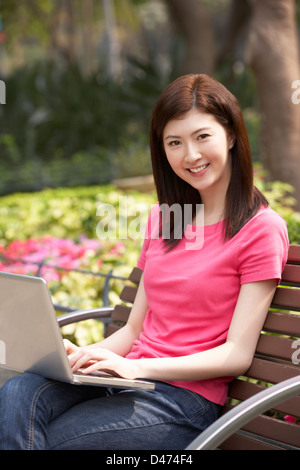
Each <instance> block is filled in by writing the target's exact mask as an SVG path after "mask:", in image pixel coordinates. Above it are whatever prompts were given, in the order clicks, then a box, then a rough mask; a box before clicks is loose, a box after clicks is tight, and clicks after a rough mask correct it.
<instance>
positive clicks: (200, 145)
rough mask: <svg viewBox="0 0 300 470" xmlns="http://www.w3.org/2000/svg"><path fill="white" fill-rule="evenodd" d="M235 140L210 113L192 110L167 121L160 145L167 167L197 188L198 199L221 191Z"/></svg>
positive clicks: (228, 168) (227, 181) (227, 177)
mask: <svg viewBox="0 0 300 470" xmlns="http://www.w3.org/2000/svg"><path fill="white" fill-rule="evenodd" d="M233 144H234V138H232V137H229V136H228V135H227V132H226V130H225V129H224V127H223V126H222V125H221V124H219V122H218V121H217V120H216V119H215V118H214V116H213V115H212V114H207V113H203V112H201V111H198V110H192V111H190V112H189V113H188V114H186V115H185V116H183V117H182V118H180V119H173V120H171V121H169V122H168V123H167V125H166V127H165V129H164V132H163V145H164V149H165V153H166V156H167V159H168V161H169V164H170V165H171V167H172V169H173V171H174V172H175V173H176V175H177V176H179V177H180V178H182V179H183V180H184V181H186V182H187V183H189V184H190V185H191V186H193V187H194V188H195V189H197V190H198V191H199V192H200V194H201V197H202V198H203V197H205V195H206V194H211V192H212V191H213V192H214V193H215V195H217V194H216V193H218V192H220V191H222V194H225V193H224V191H225V192H226V190H227V187H228V184H229V181H230V176H231V161H230V160H231V158H230V154H229V149H230V148H231V147H232V146H233Z"/></svg>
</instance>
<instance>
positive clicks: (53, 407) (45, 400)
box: [0, 374, 106, 450]
mask: <svg viewBox="0 0 300 470" xmlns="http://www.w3.org/2000/svg"><path fill="white" fill-rule="evenodd" d="M105 393H106V389H103V388H98V387H80V386H75V385H71V384H65V383H62V382H57V381H53V380H48V379H45V378H43V377H40V376H38V375H34V374H22V375H19V376H17V377H14V378H12V379H10V380H9V381H8V382H6V384H5V385H4V386H3V387H2V388H1V389H0V449H1V450H8V449H14V450H18V449H24V450H31V449H44V448H45V438H46V435H47V428H48V423H49V421H51V420H52V419H55V418H56V417H57V416H59V415H61V414H62V413H64V412H65V411H66V410H67V409H69V408H70V407H72V406H74V405H75V404H77V403H80V402H81V401H82V400H86V399H89V398H91V397H92V398H93V397H94V396H99V395H103V394H105Z"/></svg>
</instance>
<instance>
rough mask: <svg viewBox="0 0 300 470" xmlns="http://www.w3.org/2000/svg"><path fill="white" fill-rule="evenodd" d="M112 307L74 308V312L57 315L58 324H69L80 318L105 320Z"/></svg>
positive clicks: (108, 316) (80, 319) (109, 314)
mask: <svg viewBox="0 0 300 470" xmlns="http://www.w3.org/2000/svg"><path fill="white" fill-rule="evenodd" d="M113 309H114V307H99V308H91V309H86V310H75V311H74V312H69V313H65V314H64V315H60V316H58V317H57V321H58V324H59V326H60V327H61V326H65V325H69V324H71V323H76V322H79V321H82V320H90V319H97V320H105V319H109V318H110V316H111V313H112V311H113Z"/></svg>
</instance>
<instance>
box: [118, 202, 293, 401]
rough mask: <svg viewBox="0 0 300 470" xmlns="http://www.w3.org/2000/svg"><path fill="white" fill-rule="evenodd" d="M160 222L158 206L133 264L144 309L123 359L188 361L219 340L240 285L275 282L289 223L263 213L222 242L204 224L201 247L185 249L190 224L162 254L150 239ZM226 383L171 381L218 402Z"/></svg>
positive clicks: (219, 232) (217, 227)
mask: <svg viewBox="0 0 300 470" xmlns="http://www.w3.org/2000/svg"><path fill="white" fill-rule="evenodd" d="M150 220H151V224H150ZM158 220H159V206H158V204H157V205H156V206H154V208H153V209H152V211H151V217H149V219H148V225H147V229H146V236H145V240H144V244H143V248H142V251H141V254H140V257H139V261H138V266H139V268H141V269H142V270H143V271H144V285H145V291H146V295H147V300H148V306H149V310H148V312H147V315H146V318H145V320H144V324H143V331H142V332H141V334H140V336H139V339H138V340H136V341H135V342H134V344H133V347H132V351H131V352H130V353H129V354H128V356H127V357H129V358H132V359H133V358H135V359H138V358H155V357H177V356H185V355H189V354H194V353H197V352H200V351H204V350H208V349H211V348H214V347H216V346H218V345H220V344H222V343H224V342H225V341H226V337H227V333H228V329H229V326H230V322H231V318H232V315H233V312H234V309H235V305H236V302H237V298H238V295H239V291H240V286H241V284H243V283H248V282H254V281H260V280H264V279H272V278H276V279H277V280H278V282H279V280H280V278H281V273H282V270H283V267H284V265H285V263H286V260H287V253H288V246H289V242H288V235H287V228H286V224H285V221H284V220H283V219H282V218H281V217H280V216H279V215H278V214H277V213H276V212H274V211H273V210H272V209H270V208H263V209H261V210H260V211H259V212H258V213H257V214H256V215H255V216H254V217H253V218H252V219H251V220H250V221H249V222H248V223H247V224H246V225H244V227H243V228H242V229H241V230H240V231H239V232H238V234H237V235H235V236H234V237H233V238H232V239H230V240H227V241H224V234H223V226H224V221H221V222H219V223H217V224H213V225H208V226H205V227H204V243H203V246H202V247H201V246H200V245H199V249H196V250H195V249H187V246H189V245H187V242H189V243H190V240H191V238H190V237H191V231H192V230H193V227H192V226H188V227H187V230H186V232H185V235H184V236H183V237H182V239H181V240H180V242H179V243H178V245H177V246H176V247H175V248H174V249H173V250H171V251H170V252H168V253H166V251H165V246H164V243H163V240H162V239H161V238H158V237H157V236H155V233H157V227H158ZM150 225H151V227H152V232H151V227H150ZM153 227H154V229H153ZM202 230H203V228H202ZM151 233H152V237H151ZM249 301H250V300H249ZM231 380H232V377H220V378H213V379H208V380H194V381H176V382H169V383H172V384H173V385H176V386H178V387H183V388H186V389H189V390H192V391H194V392H196V393H199V394H201V395H203V396H204V397H205V398H207V399H208V400H211V401H213V402H215V403H219V404H222V405H223V404H224V403H225V402H226V398H227V392H228V383H229V382H230V381H231Z"/></svg>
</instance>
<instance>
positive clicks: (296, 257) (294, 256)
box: [288, 245, 300, 263]
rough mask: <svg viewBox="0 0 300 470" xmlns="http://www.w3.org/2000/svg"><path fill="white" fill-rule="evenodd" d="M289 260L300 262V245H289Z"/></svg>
mask: <svg viewBox="0 0 300 470" xmlns="http://www.w3.org/2000/svg"><path fill="white" fill-rule="evenodd" d="M288 260H289V261H292V262H293V263H300V248H299V245H290V246H289V253H288Z"/></svg>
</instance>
